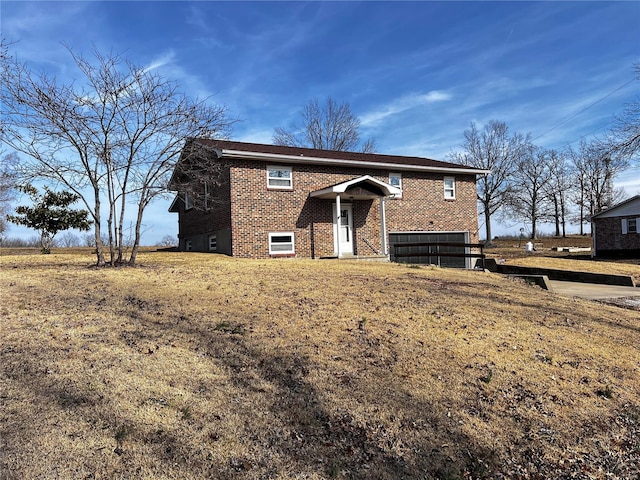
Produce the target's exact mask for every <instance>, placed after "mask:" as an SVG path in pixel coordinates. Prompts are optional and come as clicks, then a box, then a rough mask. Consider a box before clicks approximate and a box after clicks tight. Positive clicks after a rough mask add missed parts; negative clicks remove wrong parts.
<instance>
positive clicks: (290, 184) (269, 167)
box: [267, 165, 293, 190]
mask: <svg viewBox="0 0 640 480" xmlns="http://www.w3.org/2000/svg"><path fill="white" fill-rule="evenodd" d="M272 171H277V172H289V178H286V177H282V178H281V177H271V176H270V175H269V173H270V172H272ZM271 180H274V181H280V182H282V181H288V185H272V184H271ZM267 188H269V189H274V190H293V168H292V167H290V166H283V165H267Z"/></svg>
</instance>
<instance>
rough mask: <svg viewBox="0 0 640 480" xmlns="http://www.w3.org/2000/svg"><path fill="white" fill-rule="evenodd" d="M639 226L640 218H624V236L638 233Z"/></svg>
mask: <svg viewBox="0 0 640 480" xmlns="http://www.w3.org/2000/svg"><path fill="white" fill-rule="evenodd" d="M638 224H640V218H623V219H622V234H623V235H626V234H628V233H638Z"/></svg>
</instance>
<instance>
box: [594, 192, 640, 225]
mask: <svg viewBox="0 0 640 480" xmlns="http://www.w3.org/2000/svg"><path fill="white" fill-rule="evenodd" d="M629 215H638V216H640V195H636V196H634V197H631V198H628V199H627V200H625V201H623V202H620V203H618V204H617V205H614V206H613V207H611V208H608V209H607V210H603V211H602V212H600V213H597V214H596V215H593V216H592V217H591V219H592V220H593V219H598V218H611V217H625V216H629Z"/></svg>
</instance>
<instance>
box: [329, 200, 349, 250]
mask: <svg viewBox="0 0 640 480" xmlns="http://www.w3.org/2000/svg"><path fill="white" fill-rule="evenodd" d="M338 242H340V250H338ZM333 244H334V249H335V251H336V252H340V255H344V254H345V253H346V254H353V208H352V206H351V205H350V204H346V205H345V204H342V205H340V218H338V215H337V209H336V205H335V204H334V205H333Z"/></svg>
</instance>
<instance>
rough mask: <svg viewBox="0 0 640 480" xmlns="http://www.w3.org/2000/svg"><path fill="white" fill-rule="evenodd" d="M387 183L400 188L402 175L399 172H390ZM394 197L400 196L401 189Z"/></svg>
mask: <svg viewBox="0 0 640 480" xmlns="http://www.w3.org/2000/svg"><path fill="white" fill-rule="evenodd" d="M389 185H391V186H392V187H396V188H399V189H400V190H402V175H401V174H399V173H390V174H389ZM394 198H402V191H400V193H398V194H397V195H396V196H395V197H394Z"/></svg>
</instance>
